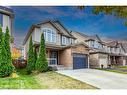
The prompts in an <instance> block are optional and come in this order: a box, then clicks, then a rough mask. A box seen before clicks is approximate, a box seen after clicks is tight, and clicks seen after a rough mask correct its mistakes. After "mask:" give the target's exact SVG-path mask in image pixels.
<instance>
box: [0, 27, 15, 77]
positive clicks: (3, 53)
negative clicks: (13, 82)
mask: <svg viewBox="0 0 127 95" xmlns="http://www.w3.org/2000/svg"><path fill="white" fill-rule="evenodd" d="M4 40H5V39H4V35H3V32H2V28H1V26H0V77H5V76H9V75H10V74H11V73H12V71H13V66H12V65H11V64H9V63H8V60H7V53H8V52H7V50H8V49H7V50H6V48H5V41H4ZM8 40H9V39H8ZM8 48H10V47H8ZM10 63H11V62H10Z"/></svg>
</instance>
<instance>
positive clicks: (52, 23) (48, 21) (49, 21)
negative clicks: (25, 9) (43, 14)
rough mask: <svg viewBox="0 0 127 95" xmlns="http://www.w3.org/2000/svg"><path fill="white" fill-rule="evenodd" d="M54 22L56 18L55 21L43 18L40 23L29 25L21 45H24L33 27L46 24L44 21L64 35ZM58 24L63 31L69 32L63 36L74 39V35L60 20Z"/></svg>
mask: <svg viewBox="0 0 127 95" xmlns="http://www.w3.org/2000/svg"><path fill="white" fill-rule="evenodd" d="M55 22H58V20H57V21H53V20H45V21H42V22H40V23H36V24H33V25H32V26H31V27H30V29H29V31H28V33H27V35H26V37H25V39H24V41H23V45H24V44H25V43H26V41H27V40H28V38H29V36H30V34H31V33H32V31H33V29H34V28H40V27H41V25H42V24H46V23H50V24H51V25H52V26H53V27H54V28H55V29H56V30H58V32H59V33H60V34H62V35H64V33H63V32H62V31H61V30H60V28H59V27H58V26H57V25H56V24H55ZM59 24H60V25H61V26H62V27H63V28H64V29H65V31H66V32H67V33H68V34H69V36H68V35H65V36H67V37H71V38H74V39H75V37H74V36H73V35H71V33H70V32H69V31H68V30H67V29H66V28H65V27H64V26H63V25H62V24H61V23H60V21H59Z"/></svg>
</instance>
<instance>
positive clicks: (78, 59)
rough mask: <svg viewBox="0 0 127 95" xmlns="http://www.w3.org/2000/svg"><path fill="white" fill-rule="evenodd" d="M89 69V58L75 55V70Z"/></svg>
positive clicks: (83, 55)
mask: <svg viewBox="0 0 127 95" xmlns="http://www.w3.org/2000/svg"><path fill="white" fill-rule="evenodd" d="M83 68H88V57H87V55H86V54H79V53H74V54H73V69H83Z"/></svg>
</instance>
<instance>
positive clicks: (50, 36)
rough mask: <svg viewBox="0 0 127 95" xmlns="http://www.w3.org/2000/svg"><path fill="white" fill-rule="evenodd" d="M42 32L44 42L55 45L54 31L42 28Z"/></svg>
mask: <svg viewBox="0 0 127 95" xmlns="http://www.w3.org/2000/svg"><path fill="white" fill-rule="evenodd" d="M42 31H43V33H44V38H45V41H47V42H50V43H56V31H54V30H52V29H50V28H43V29H42Z"/></svg>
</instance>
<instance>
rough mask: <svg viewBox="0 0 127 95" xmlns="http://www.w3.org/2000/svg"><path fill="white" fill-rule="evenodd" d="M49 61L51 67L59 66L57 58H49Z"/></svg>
mask: <svg viewBox="0 0 127 95" xmlns="http://www.w3.org/2000/svg"><path fill="white" fill-rule="evenodd" d="M47 60H48V65H49V66H52V65H57V58H47Z"/></svg>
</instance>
